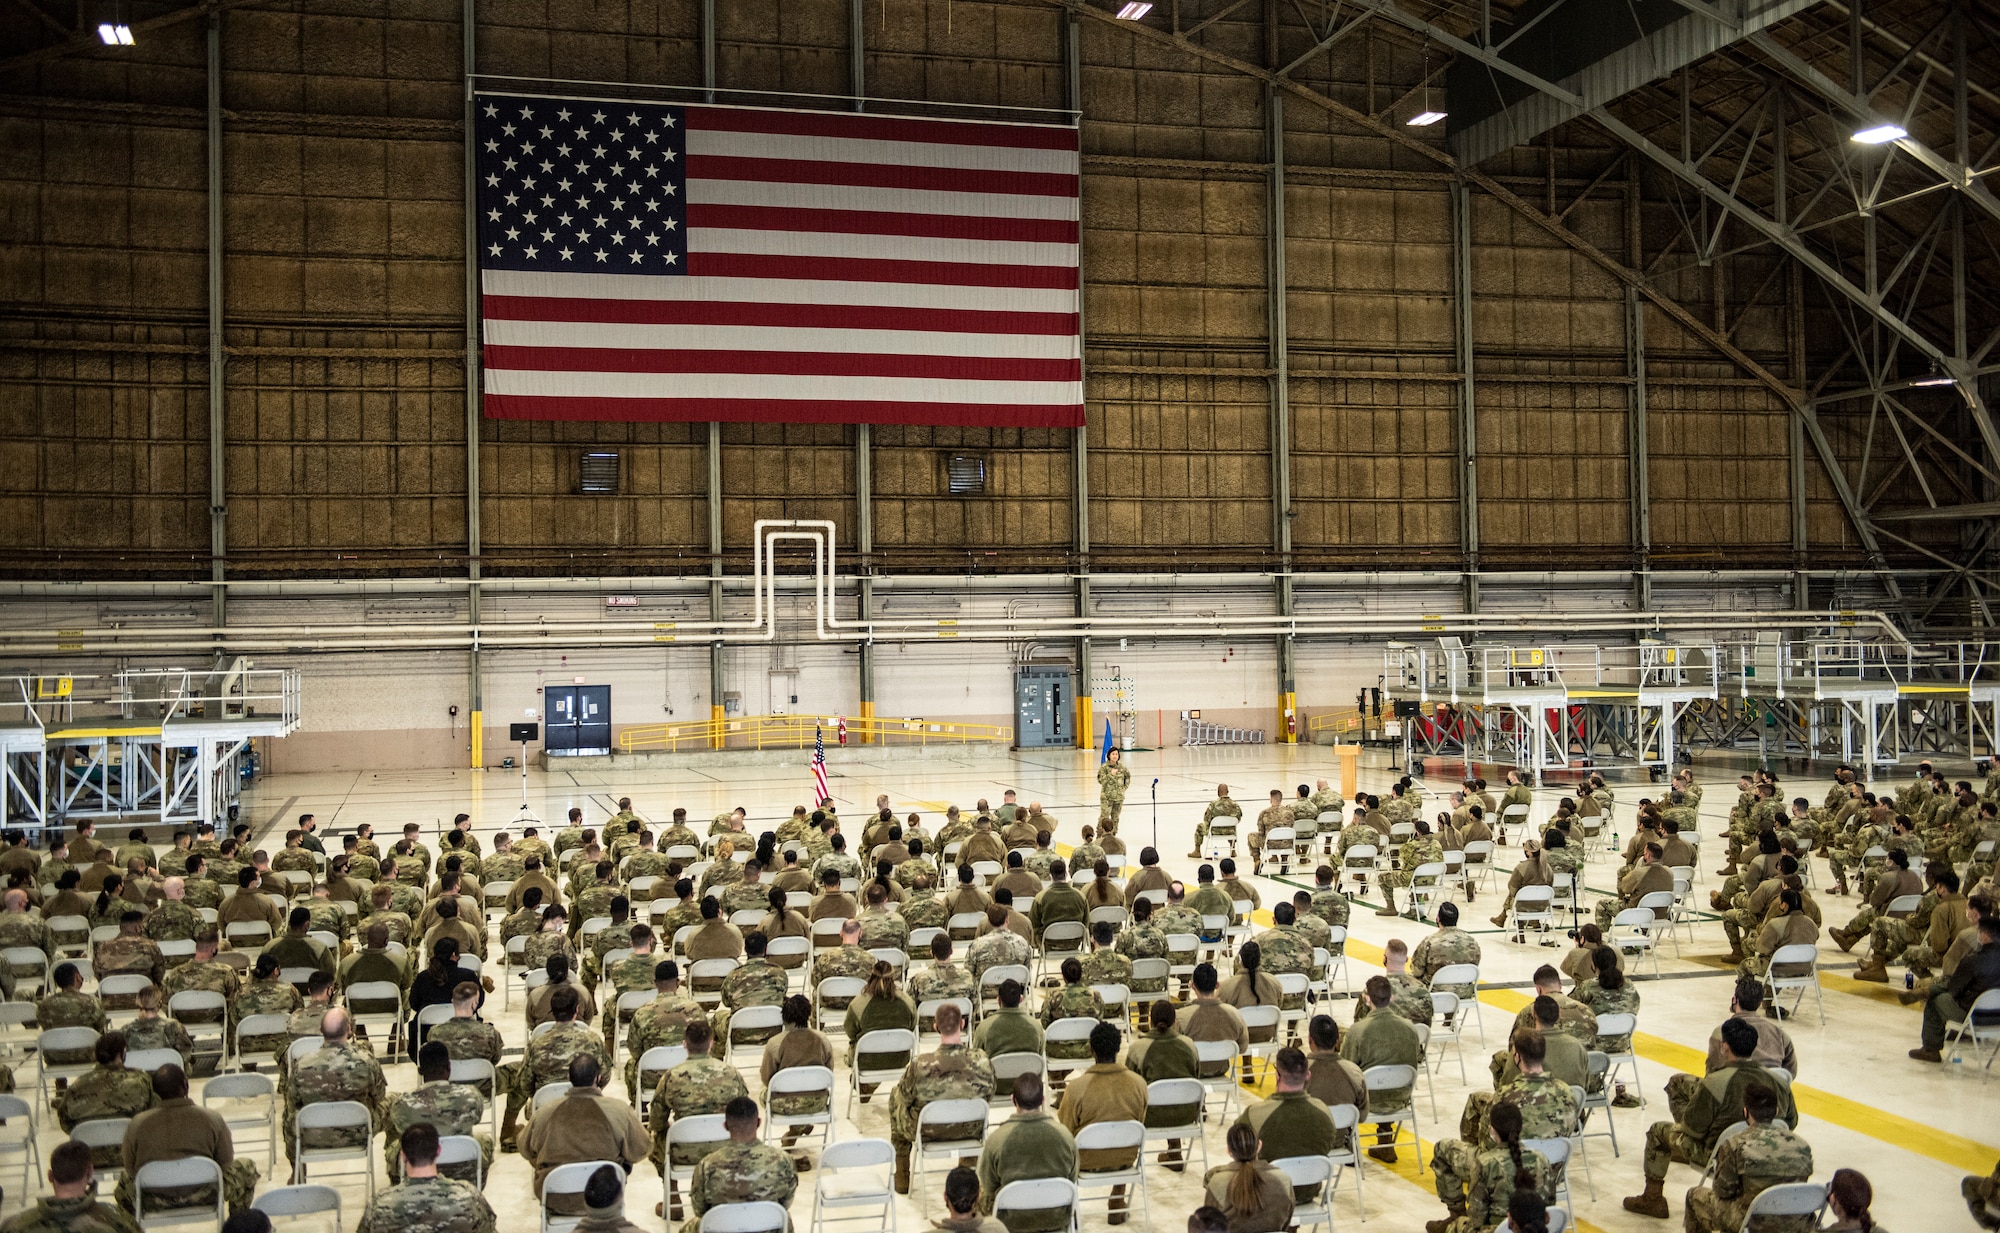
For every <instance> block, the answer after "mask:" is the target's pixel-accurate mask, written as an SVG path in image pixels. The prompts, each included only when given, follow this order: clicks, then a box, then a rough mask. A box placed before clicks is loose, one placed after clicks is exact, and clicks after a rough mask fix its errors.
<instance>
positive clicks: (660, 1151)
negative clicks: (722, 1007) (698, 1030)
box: [647, 1057, 750, 1164]
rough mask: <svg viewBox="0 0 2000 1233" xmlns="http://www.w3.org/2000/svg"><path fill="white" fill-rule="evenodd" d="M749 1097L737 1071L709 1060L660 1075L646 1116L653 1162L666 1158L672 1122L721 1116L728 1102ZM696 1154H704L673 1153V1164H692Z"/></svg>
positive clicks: (696, 1060)
mask: <svg viewBox="0 0 2000 1233" xmlns="http://www.w3.org/2000/svg"><path fill="white" fill-rule="evenodd" d="M749 1094H750V1089H749V1088H747V1087H745V1086H744V1084H743V1076H742V1075H741V1074H739V1073H738V1072H737V1070H736V1068H735V1067H734V1066H731V1065H730V1064H729V1063H727V1062H719V1061H717V1060H716V1059H714V1058H712V1057H691V1058H689V1059H688V1060H687V1061H685V1062H682V1063H681V1064H680V1065H678V1066H676V1067H674V1068H673V1069H672V1070H670V1071H668V1072H667V1073H666V1074H664V1075H661V1076H660V1082H659V1085H658V1086H657V1087H655V1088H654V1089H653V1104H652V1107H651V1109H649V1110H648V1113H647V1121H648V1124H649V1129H651V1130H652V1132H653V1152H652V1158H653V1162H654V1163H655V1164H658V1163H659V1162H660V1161H661V1160H662V1159H663V1158H664V1156H665V1153H666V1150H667V1127H668V1124H669V1123H670V1122H671V1121H675V1120H678V1119H680V1118H684V1117H700V1116H702V1115H703V1114H708V1113H720V1112H722V1110H723V1108H724V1107H725V1106H727V1105H728V1104H729V1102H730V1101H732V1100H734V1099H736V1098H737V1097H738V1096H748V1095H749ZM698 1153H701V1154H705V1153H702V1149H699V1148H697V1149H694V1151H692V1152H690V1153H689V1154H688V1155H686V1156H683V1155H681V1154H680V1153H679V1152H676V1153H675V1161H676V1163H683V1164H688V1163H693V1157H694V1155H696V1154H698Z"/></svg>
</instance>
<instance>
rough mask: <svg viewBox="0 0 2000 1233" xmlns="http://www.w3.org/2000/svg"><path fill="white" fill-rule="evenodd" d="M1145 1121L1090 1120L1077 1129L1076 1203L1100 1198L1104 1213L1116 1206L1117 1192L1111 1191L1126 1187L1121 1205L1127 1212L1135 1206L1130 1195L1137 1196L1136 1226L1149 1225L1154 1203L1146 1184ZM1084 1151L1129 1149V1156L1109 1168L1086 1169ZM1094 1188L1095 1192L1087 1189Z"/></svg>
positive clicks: (1125, 1150) (1126, 1150)
mask: <svg viewBox="0 0 2000 1233" xmlns="http://www.w3.org/2000/svg"><path fill="white" fill-rule="evenodd" d="M1145 1147H1146V1125H1145V1123H1143V1122H1134V1121H1119V1122H1092V1123H1091V1124H1090V1125H1088V1126H1085V1127H1084V1128H1083V1129H1081V1130H1079V1131H1077V1133H1076V1150H1077V1155H1078V1157H1079V1164H1078V1170H1077V1176H1076V1181H1077V1197H1076V1202H1077V1207H1078V1208H1079V1209H1081V1208H1082V1207H1083V1205H1084V1204H1086V1203H1095V1202H1098V1201H1099V1200H1102V1201H1103V1203H1104V1205H1105V1212H1106V1214H1107V1215H1108V1214H1110V1213H1112V1212H1114V1211H1116V1210H1117V1208H1116V1207H1115V1206H1114V1204H1115V1203H1116V1202H1117V1199H1118V1198H1119V1197H1120V1196H1117V1195H1115V1194H1114V1191H1115V1190H1116V1188H1118V1187H1120V1186H1122V1187H1124V1188H1125V1194H1124V1195H1123V1196H1122V1197H1123V1199H1124V1201H1125V1202H1124V1207H1125V1210H1126V1212H1128V1213H1129V1212H1130V1211H1131V1210H1132V1208H1133V1207H1134V1206H1135V1205H1134V1204H1133V1203H1132V1199H1133V1197H1134V1196H1135V1195H1136V1196H1137V1198H1138V1200H1139V1201H1138V1203H1137V1204H1136V1206H1137V1207H1138V1209H1139V1211H1140V1213H1141V1215H1140V1217H1139V1227H1140V1228H1142V1229H1145V1228H1150V1227H1151V1226H1152V1223H1153V1204H1152V1198H1151V1194H1150V1192H1149V1190H1148V1188H1147V1186H1146V1169H1145V1163H1146V1152H1145ZM1085 1152H1130V1153H1131V1159H1130V1160H1129V1161H1128V1162H1127V1163H1125V1164H1123V1165H1116V1166H1113V1167H1110V1168H1101V1169H1086V1168H1083V1167H1082V1164H1081V1157H1082V1155H1083V1153H1085ZM1088 1192H1096V1193H1088Z"/></svg>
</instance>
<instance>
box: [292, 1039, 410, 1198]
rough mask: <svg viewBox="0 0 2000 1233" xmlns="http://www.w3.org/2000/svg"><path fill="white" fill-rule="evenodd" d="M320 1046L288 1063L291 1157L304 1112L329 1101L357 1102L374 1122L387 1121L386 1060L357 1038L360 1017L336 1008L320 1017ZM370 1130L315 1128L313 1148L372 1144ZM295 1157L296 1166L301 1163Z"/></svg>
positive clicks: (309, 1136)
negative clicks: (311, 1106) (362, 1045)
mask: <svg viewBox="0 0 2000 1233" xmlns="http://www.w3.org/2000/svg"><path fill="white" fill-rule="evenodd" d="M319 1034H320V1047H319V1049H318V1050H316V1051H315V1052H312V1053H307V1054H305V1055H304V1056H302V1057H300V1058H299V1059H298V1060H297V1061H296V1062H293V1063H292V1064H291V1065H289V1066H287V1067H286V1068H285V1070H284V1076H283V1078H282V1080H281V1081H280V1087H281V1088H282V1089H283V1095H284V1098H285V1119H284V1125H285V1156H286V1158H287V1159H290V1158H291V1156H292V1153H293V1151H294V1150H295V1147H296V1145H297V1143H298V1134H297V1129H298V1120H299V1110H300V1109H303V1108H305V1107H306V1106H307V1105H316V1104H320V1103H322V1102H327V1101H344V1100H351V1101H355V1102H357V1103H359V1104H362V1105H366V1106H367V1107H368V1111H369V1113H370V1114H371V1115H372V1116H373V1118H374V1124H375V1125H377V1126H380V1125H384V1124H386V1122H387V1114H388V1100H389V1084H388V1081H387V1080H386V1079H385V1078H384V1077H383V1074H382V1064H381V1063H380V1062H378V1061H376V1060H375V1055H374V1054H373V1053H371V1052H369V1051H368V1050H367V1049H364V1048H361V1047H359V1046H357V1045H356V1044H355V1043H354V1041H353V1035H354V1020H353V1019H352V1018H351V1017H350V1016H349V1014H348V1012H347V1009H346V1008H345V1007H342V1006H336V1007H334V1008H333V1009H331V1010H329V1011H327V1012H326V1015H325V1017H324V1018H322V1019H321V1020H320V1029H319ZM368 1137H370V1132H369V1131H367V1130H365V1129H359V1128H357V1129H352V1130H349V1129H344V1128H343V1129H322V1130H309V1131H307V1132H306V1134H305V1145H306V1146H307V1147H354V1146H361V1145H363V1144H365V1143H366V1141H367V1139H368ZM297 1163H298V1162H297V1161H296V1160H294V1161H293V1164H294V1166H296V1165H297Z"/></svg>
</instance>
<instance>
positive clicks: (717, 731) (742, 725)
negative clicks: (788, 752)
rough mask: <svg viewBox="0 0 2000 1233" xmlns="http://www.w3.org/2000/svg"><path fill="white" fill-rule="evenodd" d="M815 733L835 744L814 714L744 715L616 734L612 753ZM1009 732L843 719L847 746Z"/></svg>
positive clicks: (789, 741) (961, 740)
mask: <svg viewBox="0 0 2000 1233" xmlns="http://www.w3.org/2000/svg"><path fill="white" fill-rule="evenodd" d="M815 729H817V730H818V732H819V733H820V735H821V736H823V737H824V738H825V740H826V743H827V745H828V746H829V747H833V746H836V745H837V744H838V742H839V739H840V735H839V726H838V725H837V724H833V723H828V722H827V721H826V720H825V719H824V718H821V717H819V716H814V715H748V716H742V717H739V718H736V719H727V718H725V719H710V720H697V721H695V722H692V723H683V724H647V725H644V726H642V727H632V728H627V729H625V730H624V731H623V732H620V733H619V734H618V748H619V749H621V750H623V751H625V752H626V753H634V752H637V751H639V750H654V749H657V750H666V751H669V752H674V751H680V750H692V749H809V748H811V747H812V743H813V733H814V731H815ZM1013 739H1014V729H1012V728H1010V727H1008V726H1007V725H1005V724H962V723H947V722H945V721H943V720H934V719H882V718H875V719H864V718H861V717H859V716H850V717H849V718H848V720H847V743H848V744H849V745H850V746H853V745H969V744H975V743H984V742H1006V743H1009V744H1011V743H1012V742H1013Z"/></svg>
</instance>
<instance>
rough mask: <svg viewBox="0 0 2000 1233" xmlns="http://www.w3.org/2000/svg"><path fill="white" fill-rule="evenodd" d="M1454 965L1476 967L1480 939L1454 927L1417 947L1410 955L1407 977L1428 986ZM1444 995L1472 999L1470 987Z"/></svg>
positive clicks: (1446, 929) (1450, 989) (1460, 987)
mask: <svg viewBox="0 0 2000 1233" xmlns="http://www.w3.org/2000/svg"><path fill="white" fill-rule="evenodd" d="M1457 963H1470V964H1472V965H1474V966H1475V967H1476V966H1478V964H1479V939H1478V938H1475V937H1473V936H1472V935H1471V934H1469V933H1467V932H1466V931H1465V930H1463V929H1460V928H1458V927H1457V926H1456V925H1454V926H1451V927H1449V928H1444V929H1440V930H1438V931H1437V932H1436V933H1433V934H1431V935H1430V936H1429V937H1427V938H1425V939H1424V940H1423V941H1421V942H1419V943H1417V949H1416V950H1415V951H1413V952H1411V954H1410V975H1412V976H1414V977H1416V978H1417V979H1418V980H1419V981H1422V982H1423V983H1425V984H1429V983H1430V981H1431V978H1432V977H1434V976H1436V975H1437V974H1438V973H1439V972H1441V971H1443V970H1444V969H1445V968H1448V967H1450V966H1452V965H1453V964H1457ZM1447 991H1448V992H1451V993H1456V994H1458V995H1459V996H1460V997H1462V998H1465V997H1471V996H1472V986H1470V985H1454V986H1451V987H1450V988H1449V989H1448V990H1447Z"/></svg>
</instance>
